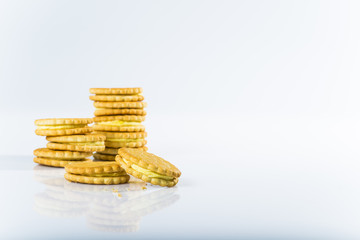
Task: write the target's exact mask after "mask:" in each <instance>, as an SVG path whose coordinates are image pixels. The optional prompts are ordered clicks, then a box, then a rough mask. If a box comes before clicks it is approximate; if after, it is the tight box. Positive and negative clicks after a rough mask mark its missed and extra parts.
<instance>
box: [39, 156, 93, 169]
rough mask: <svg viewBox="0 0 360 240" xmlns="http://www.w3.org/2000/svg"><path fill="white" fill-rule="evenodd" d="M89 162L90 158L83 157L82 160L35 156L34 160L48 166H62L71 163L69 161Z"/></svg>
mask: <svg viewBox="0 0 360 240" xmlns="http://www.w3.org/2000/svg"><path fill="white" fill-rule="evenodd" d="M75 161H76V162H79V161H81V162H91V159H88V158H85V159H83V160H59V159H53V158H42V157H35V158H34V162H35V163H38V164H41V165H45V166H50V167H64V166H65V165H67V164H69V163H71V162H75Z"/></svg>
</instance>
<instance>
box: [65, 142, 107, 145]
mask: <svg viewBox="0 0 360 240" xmlns="http://www.w3.org/2000/svg"><path fill="white" fill-rule="evenodd" d="M61 143H62V144H69V145H79V146H104V145H105V143H104V142H61Z"/></svg>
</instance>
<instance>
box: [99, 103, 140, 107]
mask: <svg viewBox="0 0 360 240" xmlns="http://www.w3.org/2000/svg"><path fill="white" fill-rule="evenodd" d="M146 106H147V103H146V102H94V107H96V108H144V107H146Z"/></svg>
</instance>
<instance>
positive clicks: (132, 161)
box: [115, 148, 181, 187]
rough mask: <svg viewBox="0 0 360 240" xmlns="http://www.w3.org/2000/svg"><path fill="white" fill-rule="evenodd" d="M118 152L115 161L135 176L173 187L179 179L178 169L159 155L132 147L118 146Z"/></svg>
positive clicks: (155, 183)
mask: <svg viewBox="0 0 360 240" xmlns="http://www.w3.org/2000/svg"><path fill="white" fill-rule="evenodd" d="M118 153H119V155H117V156H116V158H115V160H116V162H117V163H119V164H120V166H121V167H122V168H124V169H125V171H126V172H127V173H128V174H130V175H132V176H134V177H136V178H139V179H142V180H143V181H145V182H148V183H151V184H154V185H160V186H163V187H164V186H166V187H173V186H175V185H176V184H177V183H178V181H179V180H178V178H179V177H180V175H181V172H180V170H179V169H177V168H176V167H175V166H174V165H173V164H171V163H169V162H168V161H166V160H164V159H162V158H161V157H158V156H156V155H154V154H152V153H148V152H146V151H142V150H138V149H134V148H120V149H119V152H118Z"/></svg>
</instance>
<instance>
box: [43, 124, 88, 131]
mask: <svg viewBox="0 0 360 240" xmlns="http://www.w3.org/2000/svg"><path fill="white" fill-rule="evenodd" d="M86 126H87V124H64V125H42V126H37V129H44V130H51V129H69V128H83V127H86Z"/></svg>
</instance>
